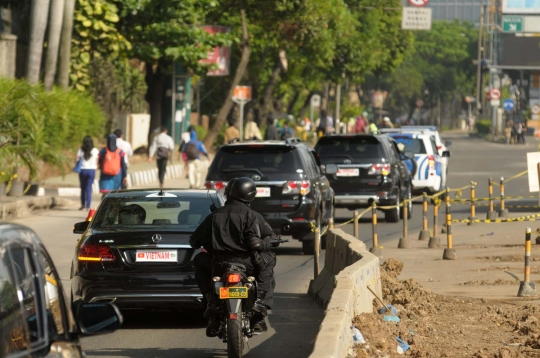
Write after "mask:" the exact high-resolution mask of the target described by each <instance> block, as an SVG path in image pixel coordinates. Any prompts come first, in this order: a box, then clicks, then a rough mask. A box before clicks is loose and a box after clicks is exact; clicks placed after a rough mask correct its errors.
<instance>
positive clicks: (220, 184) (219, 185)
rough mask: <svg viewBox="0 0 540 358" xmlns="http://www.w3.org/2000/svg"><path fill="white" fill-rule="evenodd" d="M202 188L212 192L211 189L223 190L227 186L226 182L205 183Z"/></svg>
mask: <svg viewBox="0 0 540 358" xmlns="http://www.w3.org/2000/svg"><path fill="white" fill-rule="evenodd" d="M204 186H205V187H206V189H209V190H212V189H214V190H223V189H225V187H226V186H227V182H226V181H207V182H206V183H204Z"/></svg>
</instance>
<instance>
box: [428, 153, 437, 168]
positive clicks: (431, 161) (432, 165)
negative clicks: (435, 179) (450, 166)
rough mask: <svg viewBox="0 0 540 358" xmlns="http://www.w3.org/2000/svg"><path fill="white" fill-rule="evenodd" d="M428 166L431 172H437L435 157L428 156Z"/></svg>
mask: <svg viewBox="0 0 540 358" xmlns="http://www.w3.org/2000/svg"><path fill="white" fill-rule="evenodd" d="M428 165H429V170H435V157H434V156H433V155H428Z"/></svg>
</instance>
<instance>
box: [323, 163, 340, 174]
mask: <svg viewBox="0 0 540 358" xmlns="http://www.w3.org/2000/svg"><path fill="white" fill-rule="evenodd" d="M337 172H338V166H337V165H335V164H326V167H325V169H324V173H325V174H336V173H337Z"/></svg>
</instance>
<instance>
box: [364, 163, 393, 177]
mask: <svg viewBox="0 0 540 358" xmlns="http://www.w3.org/2000/svg"><path fill="white" fill-rule="evenodd" d="M389 173H390V164H373V165H372V166H371V168H370V169H369V171H368V175H378V174H382V175H388V174H389Z"/></svg>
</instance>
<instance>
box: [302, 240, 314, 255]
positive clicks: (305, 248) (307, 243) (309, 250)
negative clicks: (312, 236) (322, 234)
mask: <svg viewBox="0 0 540 358" xmlns="http://www.w3.org/2000/svg"><path fill="white" fill-rule="evenodd" d="M302 252H303V253H304V255H313V254H315V247H313V240H304V241H302Z"/></svg>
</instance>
